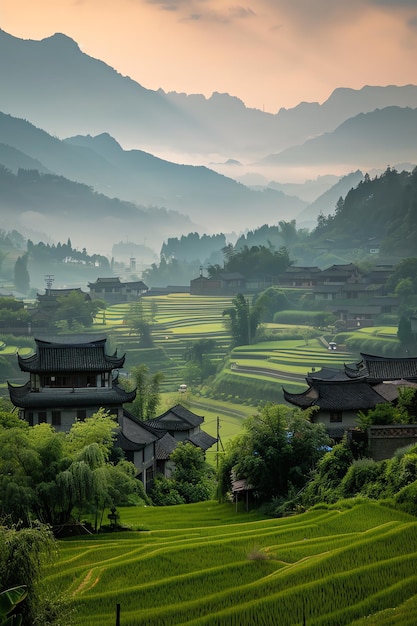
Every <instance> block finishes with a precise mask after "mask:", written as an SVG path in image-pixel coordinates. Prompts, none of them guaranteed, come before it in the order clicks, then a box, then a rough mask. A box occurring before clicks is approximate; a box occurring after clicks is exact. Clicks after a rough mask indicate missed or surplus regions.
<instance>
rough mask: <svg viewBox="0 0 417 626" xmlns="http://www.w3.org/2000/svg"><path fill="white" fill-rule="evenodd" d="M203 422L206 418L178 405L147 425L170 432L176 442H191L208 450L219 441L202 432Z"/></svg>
mask: <svg viewBox="0 0 417 626" xmlns="http://www.w3.org/2000/svg"><path fill="white" fill-rule="evenodd" d="M203 422H204V417H202V416H201V415H196V414H195V413H193V412H192V411H189V410H188V409H187V408H185V407H184V406H182V405H181V404H176V405H175V406H173V407H172V408H170V409H168V411H165V413H162V415H160V416H159V417H157V418H155V419H152V420H148V422H147V424H148V425H149V426H151V427H152V428H154V429H155V430H157V431H163V432H168V433H169V434H170V435H171V437H173V438H174V439H175V440H176V441H182V442H189V443H192V444H194V445H195V446H197V447H199V448H201V449H202V450H208V449H209V448H211V446H212V445H213V444H214V443H215V442H216V441H217V439H215V438H214V437H212V436H211V435H209V434H208V433H206V432H204V431H203V430H201V424H202V423H203Z"/></svg>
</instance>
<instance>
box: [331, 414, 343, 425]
mask: <svg viewBox="0 0 417 626" xmlns="http://www.w3.org/2000/svg"><path fill="white" fill-rule="evenodd" d="M342 421H343V420H342V411H330V422H331V423H334V422H342Z"/></svg>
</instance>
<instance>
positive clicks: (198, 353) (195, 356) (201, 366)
mask: <svg viewBox="0 0 417 626" xmlns="http://www.w3.org/2000/svg"><path fill="white" fill-rule="evenodd" d="M215 347H216V342H215V341H214V339H198V340H197V341H193V342H192V343H191V345H189V346H187V348H186V350H185V353H184V358H185V360H186V361H187V362H188V364H193V365H195V367H196V371H198V375H199V376H198V377H199V382H200V383H202V382H203V380H204V378H205V377H206V376H210V375H211V374H213V373H214V370H215V367H214V365H213V363H212V362H211V361H210V359H209V357H208V354H210V353H211V352H213V350H214V349H215ZM194 375H195V372H194Z"/></svg>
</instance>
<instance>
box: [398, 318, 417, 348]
mask: <svg viewBox="0 0 417 626" xmlns="http://www.w3.org/2000/svg"><path fill="white" fill-rule="evenodd" d="M397 337H398V341H399V342H400V343H401V346H402V347H403V348H404V350H405V351H406V352H411V351H412V350H414V348H415V344H416V338H415V336H414V334H413V332H412V329H411V321H410V318H409V317H407V316H405V315H402V316H401V317H400V319H399V322H398V330H397Z"/></svg>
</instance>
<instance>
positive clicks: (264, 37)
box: [0, 0, 417, 113]
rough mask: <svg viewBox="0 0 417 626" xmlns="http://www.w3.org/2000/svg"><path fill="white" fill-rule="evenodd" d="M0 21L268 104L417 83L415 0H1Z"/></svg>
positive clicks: (181, 88)
mask: <svg viewBox="0 0 417 626" xmlns="http://www.w3.org/2000/svg"><path fill="white" fill-rule="evenodd" d="M0 28H2V29H3V30H4V31H6V32H7V33H9V34H10V35H14V36H15V37H20V38H23V39H36V40H38V39H42V38H44V37H49V36H50V35H52V34H54V33H55V32H61V33H65V34H66V35H68V36H69V37H72V38H73V39H74V40H75V41H76V42H77V43H78V44H79V46H80V48H81V50H82V51H83V52H85V53H86V54H89V55H90V56H93V57H95V58H97V59H101V60H102V61H104V62H106V63H107V64H109V65H111V66H112V67H113V68H115V69H116V70H117V71H119V72H120V73H121V74H123V75H128V76H130V77H131V78H133V79H134V80H136V81H137V82H139V83H140V84H141V85H143V86H144V87H147V88H149V89H158V88H162V89H163V90H164V91H178V92H186V93H202V94H204V95H205V96H207V97H209V96H210V95H211V93H212V92H213V91H219V92H228V93H229V94H231V95H234V96H237V97H239V98H241V99H242V100H243V101H244V103H245V104H246V105H247V106H250V107H255V108H259V109H264V110H265V111H269V112H272V113H275V112H277V111H278V110H279V108H281V107H287V108H288V107H292V106H295V105H296V104H298V103H299V102H300V101H309V102H311V101H318V102H323V101H324V100H325V99H326V98H328V97H329V95H330V94H331V92H332V91H333V90H334V89H335V88H337V87H352V88H355V89H359V88H361V87H362V86H364V85H388V84H396V85H404V84H407V83H413V84H417V63H416V59H417V0H249V1H248V3H245V4H236V3H234V2H228V1H225V0H117V1H116V0H114V1H113V0H36V2H34V0H0Z"/></svg>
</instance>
